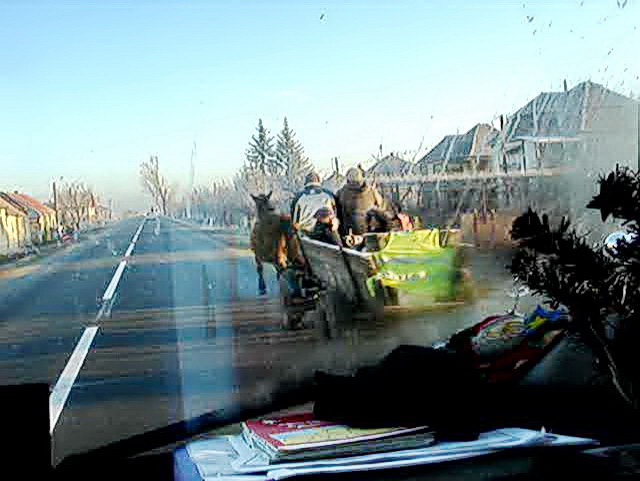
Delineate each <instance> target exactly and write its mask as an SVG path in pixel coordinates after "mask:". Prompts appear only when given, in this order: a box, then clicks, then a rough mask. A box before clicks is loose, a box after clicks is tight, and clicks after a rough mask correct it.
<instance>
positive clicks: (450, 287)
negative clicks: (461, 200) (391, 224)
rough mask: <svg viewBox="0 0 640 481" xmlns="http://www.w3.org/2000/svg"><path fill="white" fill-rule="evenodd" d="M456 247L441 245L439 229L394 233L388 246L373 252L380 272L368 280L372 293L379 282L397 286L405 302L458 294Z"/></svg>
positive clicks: (441, 300)
mask: <svg viewBox="0 0 640 481" xmlns="http://www.w3.org/2000/svg"><path fill="white" fill-rule="evenodd" d="M455 256H456V249H455V248H454V247H442V246H441V245H440V230H439V229H423V230H416V231H411V232H391V233H389V239H388V242H387V245H386V246H385V247H384V248H383V249H381V250H380V251H378V252H375V253H374V255H373V258H374V261H375V263H376V267H377V272H376V274H375V275H374V276H372V277H370V278H369V279H368V280H367V288H368V290H369V293H370V294H371V295H372V296H374V295H375V284H376V282H379V283H380V285H382V286H384V287H393V288H395V289H397V290H398V291H399V293H400V294H401V295H402V296H403V304H425V303H430V302H443V301H449V300H452V299H453V297H455V287H456V286H455V278H456V265H455Z"/></svg>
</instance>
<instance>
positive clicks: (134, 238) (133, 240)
mask: <svg viewBox="0 0 640 481" xmlns="http://www.w3.org/2000/svg"><path fill="white" fill-rule="evenodd" d="M145 220H146V219H142V222H141V223H140V226H139V227H138V230H137V231H136V233H135V234H134V235H133V239H131V242H132V243H134V244H135V243H136V242H138V237H140V233H141V232H142V228H143V227H144V222H145Z"/></svg>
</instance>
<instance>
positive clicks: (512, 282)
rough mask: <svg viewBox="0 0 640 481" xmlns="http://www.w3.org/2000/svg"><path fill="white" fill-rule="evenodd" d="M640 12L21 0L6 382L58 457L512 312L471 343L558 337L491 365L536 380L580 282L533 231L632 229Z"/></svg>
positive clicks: (559, 5) (6, 37)
mask: <svg viewBox="0 0 640 481" xmlns="http://www.w3.org/2000/svg"><path fill="white" fill-rule="evenodd" d="M639 20H640V4H639V3H638V2H637V1H634V0H628V1H627V0H599V1H595V0H564V1H559V2H547V1H529V0H526V1H524V0H523V1H520V2H516V1H513V2H507V1H485V2H470V1H469V2H466V1H462V0H455V1H434V2H417V1H416V2H412V1H398V2H395V1H381V2H365V1H352V2H334V1H324V2H298V1H284V0H283V1H246V2H230V1H229V2H227V1H220V2H205V1H198V0H193V1H184V2H177V1H158V2H148V1H140V2H130V3H129V2H120V1H105V2H102V1H101V2H95V1H87V2H75V1H50V2H37V1H11V0H7V1H4V2H2V3H1V4H0V41H1V43H2V44H3V45H4V48H3V49H2V51H1V52H0V110H1V111H2V116H0V344H1V348H0V377H1V378H2V383H3V384H27V383H46V384H47V385H48V386H49V417H50V425H49V430H50V433H51V435H52V439H53V451H54V459H55V462H60V461H61V460H62V459H64V458H65V457H67V456H70V455H72V454H77V453H83V452H87V451H90V450H93V449H96V448H100V447H104V446H108V445H111V444H113V443H118V442H120V441H123V440H126V439H130V438H132V437H133V436H137V435H141V434H145V433H152V432H156V431H157V430H160V429H162V428H166V427H171V426H176V425H181V426H185V425H186V426H191V427H193V428H194V429H193V431H194V432H195V431H197V423H199V422H202V420H203V419H218V420H219V421H220V422H227V421H229V420H231V419H232V417H234V416H235V418H234V419H240V418H242V413H243V412H247V413H248V412H258V411H250V410H253V409H263V410H265V409H268V408H269V406H271V405H272V403H274V402H276V401H278V400H280V399H285V398H284V397H283V396H287V395H292V393H295V392H296V390H302V389H304V388H305V387H306V386H309V385H310V383H311V381H312V380H313V378H314V373H315V372H316V371H318V370H321V371H325V372H331V373H341V374H346V373H353V372H355V370H357V369H358V368H360V367H362V366H365V365H370V364H375V363H377V362H379V361H380V360H381V359H382V358H384V356H385V355H387V354H388V353H390V352H391V351H392V350H393V349H394V348H396V347H397V346H399V345H402V344H413V345H419V346H433V345H437V344H438V343H442V342H445V341H446V340H447V339H448V338H449V337H450V336H451V335H452V334H454V333H456V332H458V331H460V330H461V329H464V328H468V327H471V326H478V325H479V324H480V323H482V322H483V321H485V320H486V319H487V318H489V317H490V316H504V315H507V317H501V318H500V319H502V320H503V323H502V324H491V323H489V324H487V323H486V322H485V324H483V326H484V327H483V329H484V330H483V329H480V330H478V329H476V330H475V331H474V332H473V333H472V334H473V335H474V336H475V337H474V338H473V339H471V341H469V342H470V346H471V347H470V349H472V350H473V351H474V352H475V353H476V354H477V355H478V356H482V355H483V354H486V352H489V353H490V354H489V358H490V359H492V360H495V356H496V355H501V354H504V351H505V349H507V347H509V346H510V348H512V347H513V346H514V345H516V342H515V341H513V339H514V338H515V339H517V342H527V343H528V342H529V338H528V337H527V338H526V340H523V339H524V338H525V337H526V336H527V335H529V333H531V332H533V331H535V332H542V331H541V330H544V336H538V337H536V342H535V343H534V344H535V346H534V345H532V346H529V347H530V349H528V350H527V351H526V352H524V351H518V353H519V354H518V356H519V357H516V358H515V362H511V363H509V362H507V363H503V364H500V365H499V366H494V365H493V364H492V365H491V366H492V367H491V368H489V369H488V372H487V373H485V375H486V376H488V377H489V378H491V379H494V380H495V379H503V378H505V379H515V378H520V377H522V376H524V375H526V374H525V373H526V371H527V370H528V369H529V370H530V369H531V368H532V366H534V365H535V363H536V362H537V361H539V359H540V358H541V357H542V356H544V355H545V353H546V352H548V351H549V350H550V349H552V348H553V346H554V345H555V344H557V342H558V339H559V338H560V337H561V336H562V329H561V328H560V327H559V326H560V325H561V324H557V325H556V324H554V322H556V321H557V319H558V318H563V319H564V318H566V316H567V315H568V314H570V313H568V312H567V310H568V308H569V307H571V303H570V302H569V301H567V300H568V299H570V297H571V296H570V295H564V294H563V292H564V291H563V292H560V291H561V290H562V289H563V288H566V289H569V290H571V289H570V288H569V287H567V286H564V284H563V285H562V286H559V285H555V284H554V285H553V288H551V287H549V286H550V283H552V281H553V280H552V279H550V274H548V272H546V271H545V272H543V271H544V268H543V267H541V268H540V269H541V270H540V271H535V272H536V273H537V277H536V275H533V274H531V275H529V274H527V273H531V272H533V270H532V269H533V267H532V266H533V265H534V264H535V260H532V259H533V258H532V256H534V254H531V253H529V254H527V255H524V254H522V253H520V254H517V253H518V252H520V251H519V249H522V245H521V243H519V242H518V240H517V239H514V238H513V236H512V225H513V221H514V220H515V219H516V218H518V216H520V215H521V214H522V213H523V212H525V211H527V209H529V208H531V209H532V211H531V212H530V217H529V221H530V222H529V224H528V225H529V227H530V226H531V225H533V224H535V219H537V220H538V221H539V225H538V224H535V225H538V227H539V228H540V229H543V230H544V229H545V226H547V224H546V223H548V224H549V225H551V228H552V229H557V225H558V223H559V222H560V219H561V218H562V217H563V216H565V218H567V219H570V220H571V225H570V228H569V229H570V230H571V232H574V230H575V232H576V234H575V235H577V236H587V237H588V239H589V240H588V243H587V244H586V245H589V246H591V245H593V243H598V242H602V240H603V239H604V237H605V236H606V235H607V234H609V233H610V232H613V231H615V230H619V229H620V227H619V226H618V224H616V223H615V222H614V221H612V217H608V219H605V220H606V222H603V221H602V219H601V215H600V212H598V211H597V210H596V209H593V208H592V209H587V208H586V206H587V204H588V203H589V201H590V200H591V199H592V197H593V196H594V195H596V194H597V193H598V192H599V184H598V179H599V178H600V176H601V175H604V174H608V173H609V172H612V171H614V170H615V168H616V165H618V166H619V168H620V169H622V168H624V167H628V168H629V169H632V170H630V171H625V172H628V173H629V175H631V172H632V171H633V170H635V169H636V168H637V167H638V162H639V160H640V157H639V154H638V139H639V132H638V118H639V113H638V112H639V111H638V99H639V98H640V97H639V96H638V94H639V93H640V66H639V64H638V51H637V50H638V49H637V47H638V45H640V29H639V25H640V21H639ZM621 172H622V171H621ZM620 175H622V174H620ZM630 182H631V181H630ZM639 185H640V184H639ZM614 188H615V186H614ZM623 191H624V189H622V188H620V192H623ZM596 207H597V206H596ZM614 210H615V209H614ZM543 213H544V214H546V217H544V218H543V217H542V215H543ZM616 213H617V214H620V212H619V211H615V212H614V217H615V214H616ZM623 214H624V213H623ZM602 217H603V218H604V217H606V216H604V212H603V215H602ZM618 217H619V216H618ZM532 219H533V220H532ZM547 227H548V226H547ZM525 230H526V228H525ZM521 233H522V232H521ZM525 234H526V235H525ZM525 234H523V235H522V236H521V238H522V237H530V235H529V234H531V233H530V232H529V234H527V233H526V232H525ZM531 235H532V234H531ZM587 237H585V238H587ZM581 238H582V237H581ZM613 244H615V245H612V249H613V250H615V246H616V245H617V244H616V243H615V242H614V243H613ZM529 247H531V245H530V246H529ZM534 247H535V246H534ZM518 255H519V257H514V256H518ZM514 258H515V259H516V261H517V262H515V263H514V262H513V260H514ZM603 259H604V258H603ZM607 259H608V257H607ZM603 262H604V261H603ZM545 276H546V277H545ZM545 282H546V284H545ZM563 286H564V287H563ZM554 289H555V290H554ZM594 289H595V288H594ZM625 289H626V288H625ZM571 292H572V293H573V291H571ZM594 292H595V291H594ZM574 294H575V293H574ZM576 295H577V294H576ZM597 297H598V296H597V295H596V294H594V295H593V296H592V298H597ZM629 297H631V296H630V295H629V296H628V297H627V298H629ZM548 299H551V300H552V301H554V300H555V301H557V302H551V303H550V304H545V303H544V301H545V300H548ZM612 302H613V301H612ZM623 303H624V301H623ZM538 305H540V309H539V310H538V311H534V310H535V309H536V307H537V306H538ZM596 307H597V306H596ZM618 307H619V306H618ZM594 308H595V307H594ZM598 308H599V307H598ZM618 311H620V309H618ZM625 312H626V311H625ZM532 313H533V314H532ZM532 315H533V317H531V316H532ZM594 322H595V321H594ZM487 326H489V327H487ZM492 326H493V327H492ZM539 326H543V327H539ZM519 336H520V337H519ZM505 339H506V340H505ZM601 340H602V339H601ZM509 342H510V343H511V344H509ZM496 343H497V345H498V347H496ZM505 343H506V344H509V345H508V346H507V347H505ZM492 349H493V351H492ZM496 352H498V354H496ZM491 353H492V354H491ZM510 359H511V360H512V361H513V358H510ZM492 362H493V361H492ZM480 365H481V366H484V367H486V365H484V364H482V363H480ZM619 390H620V391H621V395H622V394H624V391H625V387H624V385H622V387H621V388H620V389H619ZM325 394H326V393H325ZM302 397H303V398H304V396H302ZM622 397H624V396H622ZM301 399H302V398H301ZM302 400H304V399H302ZM180 423H182V424H180ZM185 423H186V424H185ZM189 423H191V424H189Z"/></svg>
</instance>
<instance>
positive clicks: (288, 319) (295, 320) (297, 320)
mask: <svg viewBox="0 0 640 481" xmlns="http://www.w3.org/2000/svg"><path fill="white" fill-rule="evenodd" d="M303 320H304V314H303V313H290V312H287V311H286V309H285V311H284V312H283V313H282V328H283V329H285V330H287V331H290V330H294V329H301V328H302V327H304V323H303Z"/></svg>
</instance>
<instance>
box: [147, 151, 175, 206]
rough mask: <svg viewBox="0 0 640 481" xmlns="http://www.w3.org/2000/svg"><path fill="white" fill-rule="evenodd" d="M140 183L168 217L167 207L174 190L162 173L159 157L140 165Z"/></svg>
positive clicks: (152, 157)
mask: <svg viewBox="0 0 640 481" xmlns="http://www.w3.org/2000/svg"><path fill="white" fill-rule="evenodd" d="M140 181H141V182H142V186H143V187H144V188H145V190H146V191H147V192H149V194H151V197H153V201H154V203H155V204H156V207H157V208H158V209H160V211H161V212H162V214H163V215H167V207H168V205H169V199H170V198H171V194H172V188H171V186H170V185H169V182H168V181H167V179H166V178H165V177H164V176H163V175H162V174H161V173H160V165H159V162H158V156H157V155H156V156H153V155H152V156H151V157H150V158H149V160H148V161H146V162H142V163H141V164H140Z"/></svg>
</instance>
